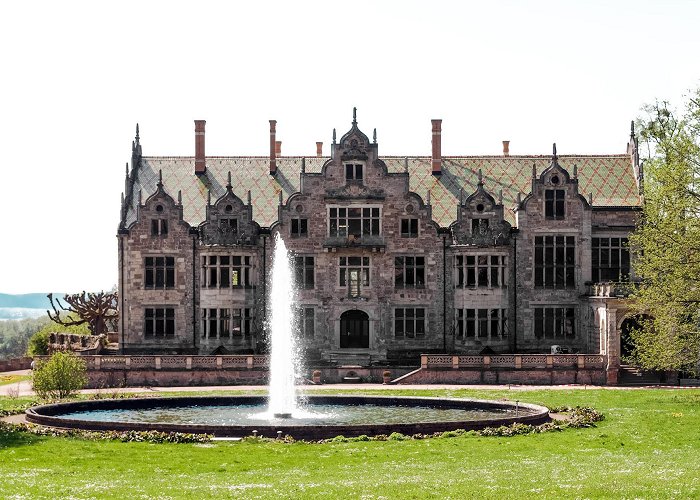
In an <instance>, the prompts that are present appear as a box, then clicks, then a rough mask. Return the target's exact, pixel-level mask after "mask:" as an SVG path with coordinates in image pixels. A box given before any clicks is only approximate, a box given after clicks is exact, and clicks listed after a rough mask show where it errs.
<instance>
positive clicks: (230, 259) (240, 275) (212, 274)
mask: <svg viewBox="0 0 700 500" xmlns="http://www.w3.org/2000/svg"><path fill="white" fill-rule="evenodd" d="M201 259H202V260H201V284H200V288H201V289H223V290H226V289H232V288H233V289H241V288H253V269H254V266H253V258H252V256H251V255H244V254H206V255H202V256H201ZM212 259H216V260H215V261H214V260H212ZM224 259H226V262H227V263H225V262H223V261H224ZM223 283H226V284H223Z"/></svg>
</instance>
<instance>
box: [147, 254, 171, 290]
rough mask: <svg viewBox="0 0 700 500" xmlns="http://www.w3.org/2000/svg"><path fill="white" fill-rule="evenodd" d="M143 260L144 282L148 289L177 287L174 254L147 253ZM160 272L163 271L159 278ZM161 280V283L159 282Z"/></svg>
mask: <svg viewBox="0 0 700 500" xmlns="http://www.w3.org/2000/svg"><path fill="white" fill-rule="evenodd" d="M149 259H150V263H149ZM159 261H160V262H159ZM143 262H144V264H143V268H144V273H143V283H144V288H145V289H146V290H171V289H173V288H175V278H176V275H175V257H174V256H172V255H146V256H144V259H143ZM160 273H162V275H161V276H160V279H159V274H160ZM159 282H160V283H161V284H159Z"/></svg>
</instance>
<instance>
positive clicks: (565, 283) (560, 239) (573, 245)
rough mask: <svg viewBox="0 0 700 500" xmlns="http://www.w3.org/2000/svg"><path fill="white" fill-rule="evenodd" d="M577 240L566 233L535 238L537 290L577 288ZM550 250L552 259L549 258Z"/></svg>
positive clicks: (541, 235)
mask: <svg viewBox="0 0 700 500" xmlns="http://www.w3.org/2000/svg"><path fill="white" fill-rule="evenodd" d="M549 238H552V239H551V240H549ZM576 239H577V238H576V236H575V235H574V234H573V233H564V232H560V233H556V234H538V235H536V236H535V237H534V246H533V267H532V269H533V283H534V287H535V288H536V289H573V288H576V250H577V242H576ZM560 249H561V251H560ZM548 250H551V257H552V258H551V259H548V258H547V257H548V255H547V254H548Z"/></svg>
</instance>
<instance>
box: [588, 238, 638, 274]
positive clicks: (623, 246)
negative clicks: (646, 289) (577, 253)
mask: <svg viewBox="0 0 700 500" xmlns="http://www.w3.org/2000/svg"><path fill="white" fill-rule="evenodd" d="M613 239H616V240H618V241H619V244H618V245H617V246H612V241H611V240H613ZM596 240H598V243H599V245H598V247H597V248H596V246H595V243H596ZM600 240H608V245H607V246H605V245H603V246H601V245H600ZM628 245H629V239H628V234H627V233H625V234H624V236H623V235H621V234H619V233H618V234H615V233H607V234H605V233H604V234H595V235H594V236H592V237H591V280H592V281H593V282H594V283H603V282H608V281H617V282H619V281H626V280H627V278H628V277H629V275H630V273H631V272H632V268H631V265H630V251H629V246H628ZM604 248H605V249H608V250H609V253H608V259H607V261H608V262H609V263H610V265H607V266H605V267H603V266H602V265H601V259H600V257H601V256H602V250H601V249H604ZM613 250H617V265H616V266H614V265H612V264H613V255H612V254H613ZM625 254H626V255H627V257H626V258H625ZM596 260H597V261H598V267H597V268H596V265H595V262H596ZM625 264H626V266H625ZM614 269H618V272H617V273H616V274H617V279H607V280H606V279H601V275H602V274H603V273H602V271H603V270H614ZM625 269H626V270H627V273H626V274H625V273H624V271H625ZM596 271H598V276H597V278H598V279H596Z"/></svg>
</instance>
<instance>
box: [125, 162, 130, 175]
mask: <svg viewBox="0 0 700 500" xmlns="http://www.w3.org/2000/svg"><path fill="white" fill-rule="evenodd" d="M126 176H127V177H129V162H128V161H127V162H126Z"/></svg>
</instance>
